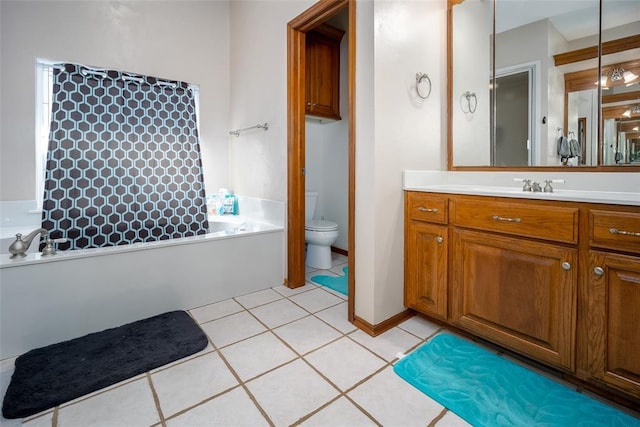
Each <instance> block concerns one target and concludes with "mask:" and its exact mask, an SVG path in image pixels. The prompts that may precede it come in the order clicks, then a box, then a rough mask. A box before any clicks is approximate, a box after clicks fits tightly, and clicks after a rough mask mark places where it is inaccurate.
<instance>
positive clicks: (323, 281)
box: [311, 267, 349, 295]
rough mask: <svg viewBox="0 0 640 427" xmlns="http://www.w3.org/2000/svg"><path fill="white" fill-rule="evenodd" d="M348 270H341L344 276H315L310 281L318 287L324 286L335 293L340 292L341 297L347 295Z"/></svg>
mask: <svg viewBox="0 0 640 427" xmlns="http://www.w3.org/2000/svg"><path fill="white" fill-rule="evenodd" d="M348 270H349V267H345V268H343V269H342V271H344V276H338V277H334V276H324V275H321V274H319V275H317V276H313V277H312V278H311V281H312V282H313V283H317V284H318V285H321V286H326V287H327V288H329V289H333V290H334V291H336V292H340V293H341V294H342V295H347V293H348V289H349V287H348V280H347V277H349V271H348Z"/></svg>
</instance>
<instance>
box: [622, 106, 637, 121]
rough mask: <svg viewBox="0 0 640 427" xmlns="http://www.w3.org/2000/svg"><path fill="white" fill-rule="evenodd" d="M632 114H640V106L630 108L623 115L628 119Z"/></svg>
mask: <svg viewBox="0 0 640 427" xmlns="http://www.w3.org/2000/svg"><path fill="white" fill-rule="evenodd" d="M632 114H640V104H636V105H634V106H633V108H629V109H628V110H626V111H625V112H624V113H622V115H623V116H624V117H626V118H629V117H631V115H632Z"/></svg>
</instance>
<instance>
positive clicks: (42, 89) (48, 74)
mask: <svg viewBox="0 0 640 427" xmlns="http://www.w3.org/2000/svg"><path fill="white" fill-rule="evenodd" d="M52 93H53V64H52V63H51V62H49V61H44V60H38V61H37V62H36V147H35V148H36V159H35V160H36V162H35V165H36V188H35V200H36V209H37V210H42V197H43V195H44V171H45V167H46V164H47V149H48V146H49V127H50V126H51V107H52V105H51V104H52V103H53V99H52Z"/></svg>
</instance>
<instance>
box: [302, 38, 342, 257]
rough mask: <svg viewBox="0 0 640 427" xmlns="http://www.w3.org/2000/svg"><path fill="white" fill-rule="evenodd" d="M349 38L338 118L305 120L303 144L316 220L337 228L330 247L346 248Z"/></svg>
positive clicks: (306, 180) (306, 183) (307, 181)
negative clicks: (331, 223)
mask: <svg viewBox="0 0 640 427" xmlns="http://www.w3.org/2000/svg"><path fill="white" fill-rule="evenodd" d="M348 55H349V36H348V34H345V35H344V37H343V38H342V41H341V42H340V117H341V118H342V120H336V121H333V122H328V123H325V122H322V123H321V122H320V121H319V120H318V119H314V118H307V120H306V123H305V125H306V140H305V147H306V153H305V163H306V165H305V168H306V174H305V185H306V188H307V189H309V190H314V191H317V192H318V200H317V202H316V209H315V215H314V217H315V219H322V218H324V219H325V220H327V221H333V222H335V223H336V224H338V227H339V233H340V234H339V235H338V239H337V240H336V242H335V243H334V244H333V246H335V247H337V248H340V249H344V250H348V248H349V239H348V231H349V221H348V219H349V218H348V213H349V173H348V172H349V90H348V79H349V74H348V71H349V69H348V68H349V63H348V60H349V57H348Z"/></svg>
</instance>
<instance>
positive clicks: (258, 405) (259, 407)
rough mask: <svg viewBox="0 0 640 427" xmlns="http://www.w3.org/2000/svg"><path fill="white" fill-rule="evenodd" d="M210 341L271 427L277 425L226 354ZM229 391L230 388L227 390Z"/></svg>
mask: <svg viewBox="0 0 640 427" xmlns="http://www.w3.org/2000/svg"><path fill="white" fill-rule="evenodd" d="M210 342H211V345H212V346H213V347H214V348H215V349H216V350H217V351H218V356H220V359H222V361H223V362H224V364H225V365H226V366H227V369H229V371H230V372H231V375H233V376H234V377H235V379H236V381H238V383H239V384H240V386H241V387H242V389H243V390H244V392H245V393H247V395H248V396H249V399H250V400H251V401H252V402H253V404H254V405H256V408H257V409H258V411H259V412H260V413H261V414H262V416H263V417H264V419H265V420H266V421H267V422H268V423H269V425H270V426H271V427H275V423H274V422H273V420H271V417H269V414H267V411H265V410H264V408H262V406H261V405H260V404H259V403H258V400H257V399H256V398H255V396H254V395H253V393H251V390H249V387H247V385H246V384H245V382H244V381H242V378H240V375H238V373H237V372H236V371H235V369H233V367H232V366H231V363H229V361H228V360H227V358H226V357H225V355H224V354H223V353H222V352H221V351H220V350H219V349H218V348H217V347H216V345H215V344H214V343H213V340H210ZM229 391H230V390H227V392H229Z"/></svg>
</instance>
